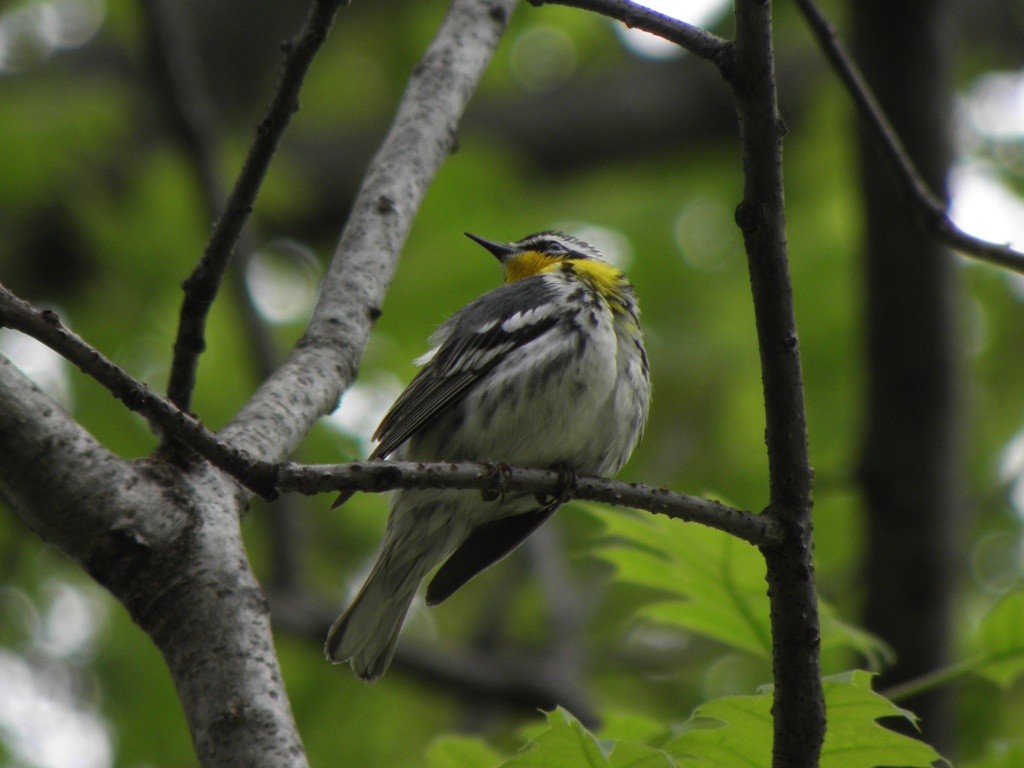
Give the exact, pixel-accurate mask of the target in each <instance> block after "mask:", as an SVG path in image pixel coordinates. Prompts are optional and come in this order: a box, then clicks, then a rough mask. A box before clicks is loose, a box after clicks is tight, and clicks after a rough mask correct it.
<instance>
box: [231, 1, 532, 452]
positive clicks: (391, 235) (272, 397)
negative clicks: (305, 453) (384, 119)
mask: <svg viewBox="0 0 1024 768" xmlns="http://www.w3.org/2000/svg"><path fill="white" fill-rule="evenodd" d="M515 4H516V3H515V2H514V0H486V1H485V2H474V1H472V0H456V2H454V3H453V4H452V6H451V9H450V10H449V12H448V15H447V17H446V18H445V20H444V22H443V23H442V25H441V28H440V30H439V31H438V34H437V36H436V37H435V39H434V41H433V43H431V45H430V47H429V48H428V49H427V52H426V54H425V55H424V57H423V59H422V61H421V62H420V64H419V65H418V66H417V67H416V69H415V70H414V72H413V75H412V77H411V79H410V81H409V85H408V87H407V89H406V91H405V94H404V95H403V97H402V100H401V102H400V104H399V107H398V113H397V114H396V116H395V120H394V123H393V125H392V128H391V131H390V132H389V133H388V136H387V138H386V139H385V141H384V144H383V146H382V147H381V148H380V150H379V151H378V153H377V155H376V157H375V158H374V160H373V161H372V163H371V165H370V168H369V169H368V171H367V175H366V178H365V180H364V182H363V185H362V187H361V189H360V191H359V194H358V196H357V197H356V201H355V203H354V204H353V207H352V212H351V214H350V216H349V220H348V223H347V224H346V226H345V229H344V231H343V232H342V235H341V238H340V241H339V243H338V247H337V249H336V250H335V253H334V257H333V259H332V261H331V265H330V267H329V268H328V271H327V274H326V275H325V276H324V280H323V283H322V285H321V290H320V298H319V300H318V302H317V305H316V307H315V309H314V310H313V316H312V318H311V319H310V322H309V325H308V327H307V328H306V332H305V333H304V334H303V337H302V338H301V339H300V340H299V342H298V344H297V345H296V346H295V348H294V349H293V350H292V353H291V354H290V355H289V357H288V359H287V360H286V361H285V362H284V364H283V365H282V366H281V367H280V368H279V369H278V370H277V371H276V372H275V373H274V375H273V376H271V377H270V378H269V379H268V380H267V381H265V382H264V384H263V385H262V386H261V387H260V388H259V390H258V391H257V392H256V394H255V395H254V396H253V398H252V399H250V401H249V402H248V403H246V404H245V406H243V408H242V409H241V410H240V411H239V413H238V414H237V416H236V417H235V418H234V419H233V420H232V422H231V423H230V424H229V425H228V426H227V427H225V429H224V431H223V433H222V437H223V438H224V439H225V440H226V441H228V442H229V443H231V444H232V445H234V446H236V447H237V448H240V449H243V450H246V451H249V452H251V453H253V454H254V455H256V456H259V457H260V458H263V459H266V460H269V461H274V460H280V459H283V458H284V457H285V456H287V455H288V453H290V452H291V450H292V449H293V448H294V447H295V446H296V445H297V444H298V443H299V441H300V440H301V439H302V438H303V437H304V436H305V434H306V433H307V432H308V431H309V429H310V427H311V426H312V425H313V423H314V422H315V421H316V420H317V419H318V418H320V417H321V416H323V415H324V414H326V413H328V412H329V411H331V410H332V409H333V408H334V407H335V406H336V405H337V402H338V398H339V397H340V395H341V393H342V392H343V391H344V390H345V388H347V387H348V385H349V384H350V383H351V382H352V380H353V379H354V378H355V374H356V371H357V369H358V366H359V360H360V359H361V357H362V354H363V350H364V349H365V347H366V342H367V339H368V338H369V332H370V328H371V326H372V323H373V321H374V320H375V319H376V318H377V317H378V316H379V315H380V312H381V310H380V307H381V304H382V303H383V301H384V294H385V292H386V291H387V288H388V286H389V285H390V283H391V278H392V276H393V274H394V270H395V266H396V264H397V259H398V253H399V252H400V251H401V248H402V245H403V243H404V242H405V238H406V236H407V235H408V233H409V229H410V227H411V226H412V221H413V217H414V215H415V213H416V210H417V209H418V207H419V204H420V202H421V201H422V200H423V197H424V195H425V194H426V191H427V188H428V186H429V184H430V182H431V181H432V180H433V178H434V175H435V174H436V173H437V170H438V169H439V168H440V165H441V163H442V162H443V161H444V160H445V158H447V157H448V155H449V154H450V153H451V151H452V150H453V149H454V146H455V135H456V134H455V132H456V126H457V123H458V120H459V117H460V116H461V114H462V112H463V110H464V109H465V107H466V104H467V103H468V102H469V99H470V97H471V96H472V94H473V91H474V89H475V88H476V85H477V83H478V82H479V80H480V77H481V76H482V75H483V72H484V70H485V68H486V66H487V63H488V62H489V61H490V58H491V55H492V53H493V51H494V49H495V47H496V46H497V44H498V41H499V39H500V37H501V34H502V33H503V32H504V30H505V26H506V24H507V23H508V19H509V17H510V16H511V14H512V10H513V8H514V7H515Z"/></svg>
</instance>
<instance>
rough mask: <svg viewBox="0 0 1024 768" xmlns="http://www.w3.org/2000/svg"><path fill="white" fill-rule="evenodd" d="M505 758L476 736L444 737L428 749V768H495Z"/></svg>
mask: <svg viewBox="0 0 1024 768" xmlns="http://www.w3.org/2000/svg"><path fill="white" fill-rule="evenodd" d="M504 759H505V756H504V755H502V754H501V753H499V752H496V751H495V750H493V749H492V748H491V747H490V746H489V745H488V744H487V742H485V741H484V740H483V739H481V738H478V737H475V736H443V737H441V738H440V739H438V740H437V741H435V742H434V743H433V744H431V745H430V747H428V748H427V753H426V765H427V768H494V766H496V765H500V764H501V762H502V760H504Z"/></svg>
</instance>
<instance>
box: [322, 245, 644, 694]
mask: <svg viewBox="0 0 1024 768" xmlns="http://www.w3.org/2000/svg"><path fill="white" fill-rule="evenodd" d="M467 234H468V233H467ZM468 236H469V237H470V238H472V239H473V240H475V241H476V242H478V243H479V244H480V245H482V246H483V247H484V248H486V249H487V250H489V251H490V252H491V253H493V254H494V255H495V256H496V257H497V258H498V260H499V261H500V262H501V264H502V266H503V267H504V272H505V284H504V285H502V286H501V287H500V288H496V289H495V290H493V291H490V292H489V293H486V294H484V295H483V296H481V297H480V298H478V299H476V300H475V301H473V302H470V303H469V304H468V305H466V306H465V307H463V308H462V309H461V310H459V311H458V312H457V313H456V314H455V315H454V316H452V317H451V318H450V319H449V320H448V321H447V322H446V323H445V324H444V325H442V326H441V327H440V329H438V331H437V332H436V333H435V334H434V335H433V336H432V337H431V340H430V341H431V345H432V347H433V349H431V351H430V352H428V353H427V354H426V355H424V356H423V357H422V358H421V359H420V360H418V361H417V362H418V363H420V364H421V365H422V366H423V367H422V369H421V370H420V372H419V373H418V374H417V375H416V377H415V378H414V379H413V380H412V382H411V383H410V384H409V386H408V387H407V388H406V390H405V391H404V392H403V393H402V394H401V395H400V396H399V398H398V400H397V401H395V404H394V405H393V406H392V407H391V410H390V411H388V413H387V415H386V416H385V417H384V419H383V421H382V422H381V424H380V426H379V427H378V428H377V431H376V433H375V434H374V436H373V437H374V440H376V441H377V446H376V448H375V449H374V451H373V452H372V453H371V455H370V459H371V460H372V459H382V458H385V457H387V456H392V457H393V458H395V459H402V460H409V461H456V460H474V459H481V460H482V459H490V460H494V461H502V462H505V463H506V464H509V465H512V466H524V467H562V468H567V469H569V470H572V471H574V472H577V473H580V474H588V475H590V474H598V475H600V474H606V473H615V472H617V471H618V470H619V469H620V468H621V467H622V465H623V464H625V463H626V460H627V459H628V458H629V456H630V454H631V453H632V452H633V447H634V446H635V445H636V442H637V440H638V439H639V437H640V433H641V432H642V431H643V427H644V422H645V420H646V418H647V403H648V399H649V396H650V380H649V374H648V367H647V354H646V352H645V351H644V345H643V336H642V333H641V330H640V312H639V307H638V305H637V300H636V294H635V293H634V292H633V287H632V286H631V285H630V283H629V281H628V280H627V279H626V276H625V275H624V274H623V273H622V272H621V271H620V270H619V269H618V268H616V267H614V266H612V265H611V264H609V263H608V262H606V261H604V260H603V259H602V258H601V254H600V253H599V252H598V250H597V249H596V248H594V247H593V246H590V245H588V244H587V243H584V242H583V241H581V240H578V239H576V238H574V237H570V236H568V235H564V234H561V233H559V232H540V233H538V234H535V235H530V236H529V237H525V238H523V239H522V240H520V241H518V242H515V243H511V244H508V245H506V244H504V243H496V242H492V241H490V240H485V239H484V238H482V237H477V236H476V235H468ZM345 498H347V496H342V497H341V498H340V499H339V501H343V500H344V499H345ZM560 503H561V500H544V499H542V498H538V497H537V495H536V494H532V493H506V494H503V495H501V496H500V497H498V498H496V499H494V500H490V501H488V500H485V499H483V498H482V497H481V494H479V493H472V492H467V491H454V490H441V489H423V490H399V491H395V492H394V494H393V496H392V498H391V514H390V516H389V518H388V522H387V530H386V532H385V534H384V543H383V546H382V548H381V552H380V555H379V556H378V558H377V562H376V564H375V565H374V567H373V570H372V571H371V572H370V575H369V577H368V578H367V580H366V583H365V584H364V585H363V587H362V589H361V590H360V592H359V594H358V596H357V597H356V599H355V600H354V601H353V603H352V605H351V606H349V608H348V610H347V611H345V613H344V614H343V615H342V616H341V618H339V619H338V620H337V621H336V622H335V623H334V626H333V627H331V631H330V634H329V635H328V637H327V645H326V648H325V652H326V654H327V658H328V659H330V660H331V661H333V662H336V663H340V662H343V661H348V660H351V662H352V669H353V670H354V671H355V673H356V674H357V675H358V676H359V677H361V678H363V679H364V680H371V681H372V680H375V679H377V678H378V677H380V676H381V675H382V674H384V672H385V670H387V668H388V665H389V664H390V663H391V658H392V656H393V655H394V652H395V644H396V642H397V640H398V633H399V631H400V629H401V627H402V622H403V621H404V619H405V615H406V612H407V611H408V610H409V605H410V604H411V602H412V599H413V597H414V595H415V594H416V590H417V588H418V587H419V584H420V582H421V581H422V580H423V578H424V577H425V576H426V575H427V574H428V573H429V572H430V571H431V570H432V569H433V568H434V567H435V566H436V565H437V564H438V563H440V562H442V561H445V562H444V565H442V566H441V568H440V569H439V570H438V571H437V573H436V575H435V576H434V578H433V579H432V580H431V582H430V584H429V586H428V587H427V593H426V601H427V603H428V604H430V605H436V604H437V603H440V602H441V601H442V600H444V599H446V598H447V597H448V596H450V595H451V594H452V593H453V592H454V591H455V590H456V589H458V588H459V587H461V586H462V585H463V584H465V583H466V582H467V581H468V580H469V579H471V578H472V577H473V576H475V575H476V574H478V573H480V572H481V571H482V570H484V569H485V568H487V567H488V566H490V565H492V564H493V563H495V562H497V561H498V560H500V559H501V558H502V557H504V556H505V555H507V554H508V553H509V552H511V551H512V550H513V549H515V548H516V547H517V546H518V545H519V544H520V543H521V542H522V541H523V540H524V539H526V537H527V536H529V535H530V533H532V532H533V531H534V530H535V529H536V528H537V526H539V525H540V524H541V523H542V522H544V520H546V519H547V518H548V517H550V515H551V514H552V513H553V512H554V511H555V510H556V509H557V508H558V507H559V505H560ZM446 558H447V559H446Z"/></svg>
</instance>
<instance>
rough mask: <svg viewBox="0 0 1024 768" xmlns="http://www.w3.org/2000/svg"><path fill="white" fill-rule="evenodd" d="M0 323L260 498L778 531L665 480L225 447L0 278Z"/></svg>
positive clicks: (746, 533) (768, 535) (770, 537)
mask: <svg viewBox="0 0 1024 768" xmlns="http://www.w3.org/2000/svg"><path fill="white" fill-rule="evenodd" d="M0 326H7V327H9V328H14V329H15V330H18V331H21V332H22V333H25V334H27V335H29V336H32V337H33V338H35V339H37V340H39V341H41V342H43V343H44V344H46V345H47V346H48V347H50V348H51V349H52V350H54V351H55V352H57V353H58V354H60V355H62V356H63V357H64V358H66V359H67V360H69V361H70V362H72V363H74V364H75V365H77V366H78V367H79V368H80V369H81V370H82V372H83V373H85V374H87V375H88V376H91V377H92V378H93V379H95V380H96V381H98V382H99V383H100V384H102V385H103V386H104V387H106V388H107V389H109V390H110V392H111V394H113V395H114V397H116V398H117V399H118V400H121V401H122V402H123V403H124V404H125V405H126V406H127V407H128V408H129V409H130V410H132V411H135V412H136V413H139V414H141V415H142V416H145V417H146V418H147V419H149V420H150V421H152V422H153V423H154V424H155V425H156V426H158V427H159V428H160V429H162V430H163V431H164V432H166V433H167V434H170V435H171V436H172V437H174V438H175V439H177V440H179V441H181V442H182V443H183V444H185V445H187V446H188V447H189V448H192V449H193V450H194V451H196V453H198V454H200V455H201V456H203V457H204V458H205V459H207V460H208V461H209V462H210V463H211V464H213V465H214V466H216V467H218V468H220V469H222V470H224V471H225V472H227V473H228V474H229V475H231V476H232V477H233V478H235V479H236V480H237V481H238V482H239V483H241V484H242V485H244V486H245V487H247V488H249V489H250V490H251V491H253V492H255V493H258V494H259V495H261V496H263V497H264V498H267V499H273V498H276V497H277V496H278V494H280V493H282V492H285V491H298V492H300V493H305V494H314V493H326V492H337V491H339V490H360V491H374V492H379V491H389V490H393V489H395V488H462V489H478V490H481V491H489V492H498V493H500V492H504V491H508V492H527V493H538V494H546V495H550V496H563V495H565V496H569V497H572V498H576V499H581V500H587V501H600V502H604V503H606V504H615V505H619V506H629V507H634V508H636V509H644V510H647V511H650V512H655V513H658V514H663V515H666V516H668V517H672V518H675V519H679V520H685V521H690V522H699V523H703V524H704V525H708V526H711V527H713V528H718V529H719V530H722V531H725V532H726V533H731V534H732V535H734V536H737V537H738V538H741V539H743V540H744V541H748V542H750V543H751V544H755V545H757V546H761V547H762V548H764V547H769V548H770V547H773V546H775V545H776V544H778V543H779V541H781V539H782V530H781V527H780V526H778V525H777V524H776V523H775V522H773V521H771V520H770V519H768V518H767V517H764V516H761V515H753V514H750V513H749V512H743V511H740V510H738V509H733V508H732V507H727V506H725V505H724V504H719V503H718V502H715V501H709V500H707V499H701V498H698V497H695V496H686V495H684V494H679V493H673V492H672V491H669V490H668V489H666V488H653V487H651V486H645V485H638V484H635V483H624V482H622V481H620V480H608V479H604V478H598V477H577V478H574V479H573V480H572V482H571V487H569V488H567V487H566V478H565V474H564V473H563V472H558V471H555V470H546V469H517V468H512V467H504V466H498V465H494V464H490V463H481V462H455V463H444V462H441V463H434V464H428V463H414V462H392V461H373V462H355V463H352V464H330V465H302V464H293V463H284V464H275V463H273V462H267V461H260V460H258V459H255V458H253V457H252V456H251V455H249V454H248V453H246V452H245V451H240V450H236V449H234V448H232V447H231V446H230V445H229V444H228V443H226V442H224V441H223V440H221V439H220V438H218V437H217V435H215V434H213V433H212V432H210V431H209V430H208V429H206V427H205V426H203V424H202V422H200V421H199V420H198V419H196V418H195V417H193V416H191V415H190V414H187V413H185V412H184V411H182V410H180V409H179V408H177V407H176V406H175V405H174V404H173V403H171V402H170V401H168V400H165V399H164V398H162V397H160V396H159V395H157V394H155V393H154V392H152V391H151V390H150V389H149V388H148V387H147V386H146V385H145V384H143V383H141V382H139V381H137V380H135V379H134V378H132V377H131V376H130V375H128V373H127V372H125V371H124V370H123V369H122V368H120V367H118V366H117V365H115V364H114V363H113V362H111V361H110V360H108V359H107V358H106V357H104V356H103V355H102V354H100V352H98V351H97V350H96V349H94V348H93V347H91V346H90V345H89V344H87V343H86V342H85V341H84V340H82V338H81V337H80V336H78V335H77V334H75V333H74V332H72V331H71V330H69V329H68V328H66V327H65V326H64V324H63V323H62V322H61V320H60V317H59V316H58V315H57V313H56V312H53V311H52V310H48V309H44V310H37V309H35V308H34V307H32V306H31V305H30V304H28V302H26V301H23V300H22V299H20V298H18V297H17V296H15V295H14V294H13V293H11V292H10V291H8V290H7V289H6V288H4V287H3V286H2V285H0Z"/></svg>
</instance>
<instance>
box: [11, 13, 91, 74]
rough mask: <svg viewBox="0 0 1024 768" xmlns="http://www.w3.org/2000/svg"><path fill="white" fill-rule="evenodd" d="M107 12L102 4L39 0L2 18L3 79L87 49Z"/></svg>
mask: <svg viewBox="0 0 1024 768" xmlns="http://www.w3.org/2000/svg"><path fill="white" fill-rule="evenodd" d="M105 12H106V9H105V7H104V3H103V0H45V2H41V1H40V0H36V2H30V3H23V4H21V5H18V6H15V7H14V8H11V9H10V10H7V11H6V12H4V13H3V14H0V75H3V74H11V73H15V72H21V71H24V70H25V69H27V68H29V67H32V66H35V65H37V64H40V63H42V62H43V61H46V59H48V58H49V57H50V56H51V55H53V53H54V52H55V51H58V50H60V49H62V48H77V47H78V46H81V45H84V44H85V43H87V42H88V41H89V40H91V39H92V37H93V36H94V35H95V34H96V33H97V32H98V31H99V29H100V26H101V25H102V24H103V17H104V15H105Z"/></svg>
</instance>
